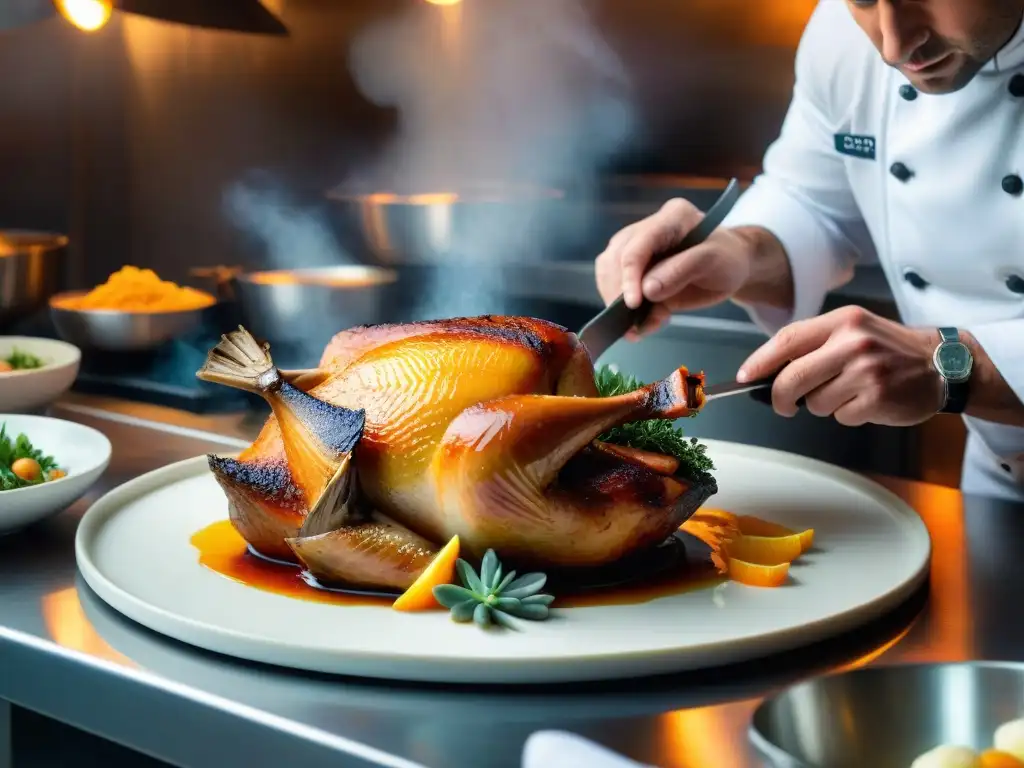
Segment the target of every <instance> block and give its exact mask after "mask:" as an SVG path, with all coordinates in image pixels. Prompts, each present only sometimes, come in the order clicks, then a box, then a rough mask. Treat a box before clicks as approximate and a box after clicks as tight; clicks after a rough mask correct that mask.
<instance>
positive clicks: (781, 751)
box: [750, 662, 1024, 768]
mask: <svg viewBox="0 0 1024 768" xmlns="http://www.w3.org/2000/svg"><path fill="white" fill-rule="evenodd" d="M750 737H751V740H752V742H753V744H754V746H755V748H756V749H757V750H758V751H759V752H760V753H761V755H762V756H763V757H764V758H765V759H766V760H767V761H768V764H769V765H771V766H774V768H869V767H870V768H943V767H944V766H968V765H976V764H980V765H1011V764H1012V763H1010V762H989V761H986V762H972V761H971V756H972V754H973V755H974V757H975V760H977V756H979V755H981V754H982V753H984V752H985V751H986V750H994V749H999V750H1002V751H1005V752H1008V753H1010V754H1016V755H1017V756H1018V758H1021V759H1024V664H1017V663H1008V662H1006V663H1003V662H964V663H941V664H924V663H922V664H897V665H884V666H878V667H865V668H861V669H857V670H854V671H850V672H843V673H839V674H835V675H827V676H824V677H819V678H815V679H812V680H809V681H807V682H803V683H800V684H798V685H796V686H794V687H792V688H789V689H787V690H785V691H783V692H782V693H780V694H779V695H777V696H774V697H772V698H770V699H767V700H766V701H765V702H763V703H762V704H761V705H760V706H759V707H758V709H757V710H756V711H755V712H754V717H753V721H752V723H751V727H750ZM986 757H987V758H989V759H993V758H992V756H991V754H989V755H987V756H986ZM915 761H916V762H915Z"/></svg>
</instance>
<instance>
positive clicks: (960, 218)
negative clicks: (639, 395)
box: [725, 0, 1024, 499]
mask: <svg viewBox="0 0 1024 768" xmlns="http://www.w3.org/2000/svg"><path fill="white" fill-rule="evenodd" d="M1022 178H1024V24H1022V25H1021V28H1020V29H1019V30H1018V31H1017V33H1016V35H1015V36H1014V37H1013V39H1012V40H1011V41H1010V42H1009V43H1008V44H1007V45H1006V46H1004V48H1003V49H1002V50H1001V51H1000V52H999V53H998V55H997V56H996V57H995V58H994V59H993V60H992V61H990V62H989V63H988V64H987V65H986V66H985V67H984V69H983V70H982V71H981V72H980V73H979V74H978V75H977V76H976V77H975V78H974V80H973V81H972V82H971V83H970V84H968V85H967V86H966V87H965V88H963V89H961V90H960V91H958V92H956V93H953V94H948V95H942V96H930V95H927V94H924V93H919V92H918V91H917V90H916V89H914V88H913V87H912V86H911V85H910V84H909V82H908V81H907V79H906V78H905V77H904V76H903V75H902V74H901V73H900V72H899V71H897V70H896V69H893V68H892V67H889V66H888V65H887V64H885V62H883V61H882V58H881V56H880V54H879V53H878V51H877V50H876V49H875V48H874V46H873V45H872V43H871V41H870V40H869V39H868V37H867V35H866V34H865V33H864V32H863V31H862V30H861V29H860V28H859V27H858V26H857V25H856V23H855V22H854V20H853V17H852V15H851V13H850V10H849V8H848V7H847V5H846V3H845V2H843V0H821V1H820V2H819V4H818V7H817V8H816V10H815V11H814V13H813V15H812V17H811V20H810V22H809V24H808V26H807V28H806V30H805V31H804V35H803V38H802V40H801V42H800V45H799V48H798V52H797V57H796V84H795V87H794V92H793V99H792V102H791V104H790V107H789V111H788V113H787V115H786V119H785V121H784V124H783V127H782V131H781V134H780V136H779V138H778V139H777V140H776V141H775V142H774V143H773V144H772V145H771V146H770V147H769V148H768V151H767V153H766V155H765V158H764V169H763V173H762V174H761V175H760V176H759V177H758V178H757V179H755V182H754V184H752V185H751V187H750V188H749V189H748V190H747V191H746V192H745V193H744V194H743V196H742V197H741V198H740V200H739V202H738V203H737V205H736V207H735V208H734V209H733V211H732V212H731V214H730V215H729V217H728V218H727V219H726V221H725V226H742V225H757V226H761V227H764V228H766V229H768V230H769V231H771V232H772V233H774V234H775V235H776V237H778V239H779V240H780V241H781V242H782V245H783V246H784V247H785V249H786V253H787V255H788V257H789V260H790V263H791V265H792V271H793V280H794V287H795V307H794V309H793V311H792V312H786V311H779V310H778V309H774V308H771V307H764V306H755V305H744V308H745V309H746V310H747V311H748V312H749V314H750V315H751V318H752V320H753V321H754V322H755V323H757V324H758V325H759V326H760V327H761V328H762V329H764V330H765V331H766V332H768V333H774V332H775V331H776V330H778V329H779V328H780V327H782V326H783V325H785V324H787V323H789V322H790V321H793V320H799V319H802V318H807V317H811V316H813V315H816V314H818V313H819V311H820V310H821V307H822V304H823V302H824V299H825V295H826V293H828V292H829V291H830V290H832V289H834V288H837V287H838V286H840V285H841V284H843V283H844V282H846V281H847V280H849V279H850V278H851V277H852V274H853V269H854V267H855V266H856V265H858V264H865V263H875V264H878V265H879V266H880V267H881V269H882V270H884V272H885V274H886V276H887V278H888V281H889V285H890V286H891V288H892V292H893V294H894V297H895V301H896V305H897V307H898V308H899V312H900V316H901V318H902V319H903V321H904V322H905V323H907V324H908V325H915V326H936V327H938V326H956V327H958V328H961V329H964V330H967V331H970V332H971V333H972V334H974V336H975V337H976V338H977V340H978V342H979V343H980V344H981V346H982V347H983V348H984V349H985V351H986V352H987V353H988V354H989V356H990V357H991V358H992V360H993V361H994V362H995V364H996V366H997V367H998V369H999V371H1000V372H1001V373H1002V375H1003V377H1004V378H1005V379H1006V380H1007V382H1009V384H1010V386H1011V387H1012V388H1013V389H1014V391H1015V392H1016V394H1017V396H1018V397H1020V398H1022V399H1024V194H1022V188H1024V182H1022V181H1021V179H1022ZM944 418H946V417H944ZM965 422H966V424H967V427H968V430H969V432H968V435H969V436H968V445H967V455H966V457H965V461H964V470H963V477H962V482H961V489H962V490H963V491H964V492H965V493H981V494H985V495H991V496H1002V497H1006V498H1011V499H1024V429H1019V428H1015V427H1007V426H1003V425H999V424H994V423H992V422H987V421H982V420H980V419H976V418H971V417H965Z"/></svg>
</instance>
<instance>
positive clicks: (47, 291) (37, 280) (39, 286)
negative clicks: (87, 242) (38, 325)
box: [0, 230, 68, 329]
mask: <svg viewBox="0 0 1024 768" xmlns="http://www.w3.org/2000/svg"><path fill="white" fill-rule="evenodd" d="M67 246H68V238H67V237H65V236H64V235H58V234H54V233H52V232H30V231H23V230H0V329H2V328H5V327H7V326H9V325H13V324H14V323H15V322H16V321H17V320H20V319H22V318H24V317H27V316H28V315H31V314H32V313H33V312H35V311H37V310H39V309H41V308H43V307H44V306H46V302H47V301H48V300H49V298H50V297H51V296H52V295H53V294H55V293H56V292H57V291H58V290H59V289H60V283H61V280H62V279H63V276H64V268H65V262H66V259H67Z"/></svg>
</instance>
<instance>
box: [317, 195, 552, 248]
mask: <svg viewBox="0 0 1024 768" xmlns="http://www.w3.org/2000/svg"><path fill="white" fill-rule="evenodd" d="M327 197H328V198H329V199H330V200H331V201H333V202H334V204H335V206H336V208H337V210H338V211H340V213H341V218H342V221H341V222H339V223H340V226H341V227H342V228H343V229H344V230H345V233H346V235H347V236H348V237H349V238H350V242H349V243H348V245H349V246H350V247H351V248H352V250H353V251H354V252H356V253H360V254H365V255H366V256H368V257H370V258H372V260H373V261H374V262H375V263H379V264H384V265H388V266H391V265H395V264H431V263H438V262H441V261H444V262H450V261H452V260H455V259H476V258H484V257H486V258H488V259H492V260H493V259H497V258H503V257H508V256H510V255H512V254H513V253H517V252H522V251H530V250H531V249H532V248H534V247H535V241H536V238H535V236H534V234H533V233H535V232H536V231H537V227H538V219H539V218H541V217H547V218H551V219H555V218H557V217H556V216H555V215H554V214H553V209H552V207H551V206H552V205H554V204H557V203H558V202H559V201H560V200H561V199H562V198H563V197H564V193H563V192H562V191H561V190H557V189H548V188H545V187H541V186H532V185H529V184H518V183H513V182H474V183H460V184H455V185H453V186H451V187H448V188H445V189H439V190H438V191H423V190H400V191H392V190H366V189H361V188H359V187H358V186H343V187H338V188H335V189H332V190H330V191H328V192H327Z"/></svg>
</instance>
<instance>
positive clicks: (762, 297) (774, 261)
mask: <svg viewBox="0 0 1024 768" xmlns="http://www.w3.org/2000/svg"><path fill="white" fill-rule="evenodd" d="M733 231H734V232H735V233H736V234H738V235H741V236H742V238H743V239H744V240H745V241H746V242H747V245H748V247H749V248H750V277H749V278H748V279H747V282H746V283H745V284H744V285H743V287H742V288H741V289H740V290H739V291H738V292H737V293H736V295H735V297H734V298H735V299H736V300H737V301H739V302H742V303H745V304H760V305H763V306H768V307H776V308H778V309H785V310H791V309H792V308H793V272H792V268H791V267H790V263H789V258H788V257H787V256H786V249H785V248H783V247H782V243H780V242H779V239H778V238H777V237H775V235H773V234H772V233H771V232H769V231H768V230H767V229H762V228H761V227H736V228H735V229H734V230H733Z"/></svg>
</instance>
